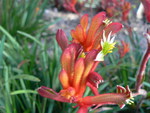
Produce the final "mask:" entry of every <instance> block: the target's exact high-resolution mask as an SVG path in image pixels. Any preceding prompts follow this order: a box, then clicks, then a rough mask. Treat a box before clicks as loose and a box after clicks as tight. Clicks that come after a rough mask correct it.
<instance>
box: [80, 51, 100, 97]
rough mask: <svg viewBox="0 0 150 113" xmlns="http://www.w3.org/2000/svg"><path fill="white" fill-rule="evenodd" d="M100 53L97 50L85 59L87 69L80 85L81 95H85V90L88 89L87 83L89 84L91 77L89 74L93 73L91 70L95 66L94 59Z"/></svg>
mask: <svg viewBox="0 0 150 113" xmlns="http://www.w3.org/2000/svg"><path fill="white" fill-rule="evenodd" d="M97 53H98V51H97V50H92V51H90V52H89V53H88V54H87V55H86V57H85V59H84V64H85V69H84V73H83V75H82V81H81V83H80V90H79V95H83V93H84V91H85V88H86V82H87V77H88V75H89V73H90V72H91V69H92V68H93V66H94V63H95V61H94V59H95V58H96V56H97Z"/></svg>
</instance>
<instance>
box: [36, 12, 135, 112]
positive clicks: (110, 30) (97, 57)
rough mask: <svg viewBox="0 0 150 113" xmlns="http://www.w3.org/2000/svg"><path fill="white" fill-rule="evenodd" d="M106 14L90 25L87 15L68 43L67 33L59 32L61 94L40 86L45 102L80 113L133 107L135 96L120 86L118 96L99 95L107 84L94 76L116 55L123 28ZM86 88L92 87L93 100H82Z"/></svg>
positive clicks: (72, 33)
mask: <svg viewBox="0 0 150 113" xmlns="http://www.w3.org/2000/svg"><path fill="white" fill-rule="evenodd" d="M106 19H107V18H106V13H105V12H100V13H98V14H97V15H96V16H94V17H93V18H92V22H91V24H88V15H87V14H86V15H84V16H83V17H82V18H81V20H80V24H79V25H77V27H76V29H75V30H72V31H71V35H72V37H73V39H72V41H71V42H69V41H68V39H67V37H66V35H65V33H64V32H63V31H62V30H58V31H57V34H56V40H57V42H58V44H59V46H60V47H61V49H62V51H63V52H62V55H61V59H60V60H61V67H62V68H61V71H60V73H59V77H58V78H59V80H60V83H61V85H62V89H61V90H60V91H59V93H57V92H55V91H54V90H53V89H50V88H47V87H45V86H41V87H40V88H38V93H39V94H40V95H41V96H43V97H46V98H50V99H53V100H56V101H60V102H67V103H75V104H77V105H76V107H78V111H77V113H87V112H88V108H89V107H92V106H96V107H95V108H98V107H99V106H102V105H106V104H112V105H113V104H118V105H119V106H120V108H123V107H124V106H125V103H132V93H131V91H130V89H129V87H128V86H126V88H124V87H122V86H117V93H106V94H99V92H98V85H99V84H101V83H102V82H103V81H104V80H103V77H102V76H101V75H100V74H99V73H97V72H95V69H96V67H97V65H98V64H99V62H100V61H103V60H104V56H105V55H107V54H108V53H111V52H112V51H113V48H114V47H115V44H116V42H115V34H116V33H117V32H118V31H120V30H121V28H122V27H123V26H122V24H120V23H114V22H108V20H107V24H106V22H105V21H106ZM86 87H89V88H90V89H91V91H92V92H93V94H94V96H86V97H83V95H84V93H85V91H86Z"/></svg>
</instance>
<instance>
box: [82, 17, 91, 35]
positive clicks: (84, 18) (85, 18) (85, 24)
mask: <svg viewBox="0 0 150 113" xmlns="http://www.w3.org/2000/svg"><path fill="white" fill-rule="evenodd" d="M88 18H89V17H88V14H85V15H83V16H82V17H81V20H80V24H81V26H82V28H83V30H84V32H85V33H86V30H87V27H88Z"/></svg>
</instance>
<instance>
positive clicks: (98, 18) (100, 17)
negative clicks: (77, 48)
mask: <svg viewBox="0 0 150 113" xmlns="http://www.w3.org/2000/svg"><path fill="white" fill-rule="evenodd" d="M105 19H106V13H105V12H100V13H98V14H97V15H95V16H94V17H93V18H92V22H91V24H90V27H89V30H88V33H87V37H86V41H85V45H84V46H85V47H90V46H91V43H93V41H94V40H95V38H96V37H95V33H96V32H97V30H98V29H99V27H100V26H101V25H102V24H103V21H104V20H105Z"/></svg>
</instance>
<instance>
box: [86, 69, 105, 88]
mask: <svg viewBox="0 0 150 113" xmlns="http://www.w3.org/2000/svg"><path fill="white" fill-rule="evenodd" d="M103 81H104V80H103V78H102V76H101V75H100V74H99V73H97V72H91V73H90V74H89V75H88V77H87V82H89V83H90V84H91V85H92V86H93V87H96V88H98V85H99V84H100V83H102V82H103Z"/></svg>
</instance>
